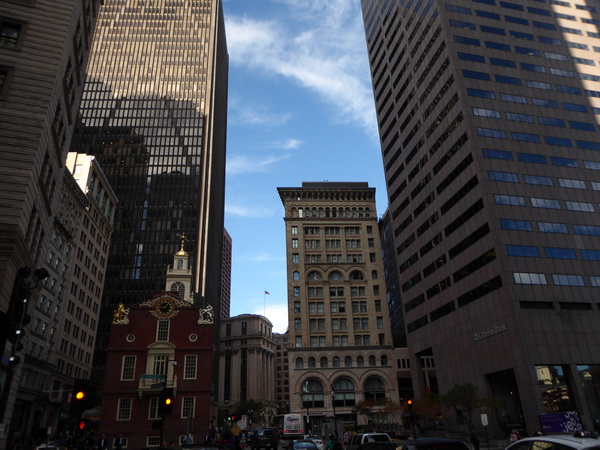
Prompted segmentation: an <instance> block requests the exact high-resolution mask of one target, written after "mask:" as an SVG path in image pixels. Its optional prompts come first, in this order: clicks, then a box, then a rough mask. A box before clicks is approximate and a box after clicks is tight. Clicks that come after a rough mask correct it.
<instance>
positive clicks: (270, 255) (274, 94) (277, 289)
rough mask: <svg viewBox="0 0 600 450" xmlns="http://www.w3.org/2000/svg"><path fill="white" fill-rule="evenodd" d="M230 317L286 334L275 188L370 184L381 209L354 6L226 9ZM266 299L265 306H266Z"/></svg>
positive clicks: (250, 0)
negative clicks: (253, 318)
mask: <svg viewBox="0 0 600 450" xmlns="http://www.w3.org/2000/svg"><path fill="white" fill-rule="evenodd" d="M223 5H224V11H225V23H226V31H227V43H228V47H229V58H230V65H229V116H228V143H227V185H226V186H227V187H226V204H225V226H226V228H227V231H228V232H229V234H230V235H231V237H232V239H233V261H232V286H231V315H232V316H236V315H239V314H245V313H250V314H263V315H265V316H266V317H267V318H268V319H269V320H270V321H271V322H272V323H273V331H275V332H278V333H283V332H285V331H286V328H287V280H286V266H285V224H284V221H283V214H284V213H283V206H282V204H281V201H280V199H279V195H278V194H277V188H278V187H294V186H300V185H301V184H302V182H303V181H325V180H326V181H366V182H368V183H369V185H370V186H372V187H375V188H376V189H377V210H378V214H379V215H381V214H382V213H383V212H384V211H385V208H386V207H387V200H386V193H385V181H384V176H383V167H382V162H381V153H380V147H379V140H378V137H377V136H378V134H377V133H378V132H377V122H376V117H375V109H374V102H373V94H372V90H371V79H370V75H369V66H368V58H367V52H366V44H365V37H364V31H363V26H362V16H361V11H360V2H359V0H225V1H224V3H223ZM265 291H268V292H269V293H270V295H266V296H265V295H264V292H265Z"/></svg>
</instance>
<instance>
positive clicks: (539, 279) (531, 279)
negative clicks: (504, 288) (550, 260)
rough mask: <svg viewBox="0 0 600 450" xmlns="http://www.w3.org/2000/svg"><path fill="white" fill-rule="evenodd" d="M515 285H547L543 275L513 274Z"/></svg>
mask: <svg viewBox="0 0 600 450" xmlns="http://www.w3.org/2000/svg"><path fill="white" fill-rule="evenodd" d="M513 276H514V279H515V283H517V284H542V285H543V284H548V283H547V282H546V275H544V274H543V273H513Z"/></svg>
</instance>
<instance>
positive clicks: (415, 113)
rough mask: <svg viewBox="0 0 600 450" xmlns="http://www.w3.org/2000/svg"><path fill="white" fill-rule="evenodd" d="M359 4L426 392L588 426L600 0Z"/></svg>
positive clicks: (412, 334) (592, 414) (595, 364)
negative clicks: (465, 392) (464, 389)
mask: <svg viewBox="0 0 600 450" xmlns="http://www.w3.org/2000/svg"><path fill="white" fill-rule="evenodd" d="M361 5H362V11H363V19H364V27H365V34H366V41H367V47H368V54H369V63H370V66H371V76H372V82H373V90H374V97H375V106H376V109H377V120H378V124H379V132H380V140H381V149H382V156H383V163H384V168H385V177H386V184H387V190H388V199H389V215H390V218H389V220H390V223H389V225H388V227H389V230H390V233H391V236H393V240H394V249H393V251H394V252H395V253H396V258H397V261H398V263H397V271H398V277H399V280H400V281H399V286H400V295H401V298H402V306H403V309H404V311H403V313H404V322H405V324H406V337H407V343H408V348H409V351H410V353H411V355H412V358H411V370H412V378H413V383H414V384H415V391H416V393H417V396H420V395H424V394H425V393H426V392H428V391H434V392H435V391H439V392H441V393H445V392H447V391H448V390H450V389H451V388H452V387H453V386H454V385H456V384H458V383H464V382H469V383H473V384H474V385H475V386H476V387H477V388H478V389H479V393H480V395H481V396H482V397H486V396H494V397H496V398H497V399H498V400H499V401H498V406H497V408H496V410H497V413H498V416H497V418H494V419H493V420H491V421H490V423H491V424H492V425H493V429H494V430H495V431H497V432H499V433H502V434H505V433H506V431H507V428H508V429H509V427H513V428H518V427H521V428H524V429H526V430H528V431H529V432H533V431H536V430H543V431H557V430H556V429H555V428H554V426H555V425H556V424H557V423H564V421H565V420H568V419H569V418H572V416H569V413H570V412H574V413H575V414H576V415H577V416H578V419H575V421H577V420H579V421H581V422H582V423H583V425H584V426H585V427H586V428H587V429H591V428H592V427H593V425H594V423H596V424H597V423H599V422H598V421H599V420H600V392H599V391H598V388H597V385H598V380H599V378H600V353H599V352H598V351H597V349H598V346H599V344H600V340H599V339H600V334H599V333H598V330H599V328H598V323H599V319H600V304H599V302H598V288H599V287H600V271H599V269H598V267H599V266H598V260H600V243H599V241H598V239H599V236H600V217H599V216H598V214H600V211H599V208H600V184H599V183H598V181H597V180H598V175H597V174H598V170H600V156H599V155H600V154H599V153H598V150H600V139H599V138H598V131H599V129H598V123H599V114H600V100H599V99H600V70H599V69H598V61H599V59H600V58H598V55H600V53H598V52H600V34H599V33H598V24H599V23H600V15H599V14H598V11H599V8H600V3H599V2H597V1H583V0H581V1H580V0H574V1H535V2H534V1H527V2H510V1H500V0H477V1H475V0H474V1H467V0H457V1H439V0H427V1H424V0H418V1H414V0H408V1H407V0H396V1H393V0H392V1H390V0H362V1H361ZM426 365H429V368H428V369H427V370H426ZM432 365H433V366H432ZM431 367H434V368H435V370H434V372H433V373H431V370H430V368H431ZM425 372H429V374H430V375H431V378H428V377H427V376H424V374H425ZM496 419H497V420H496ZM551 422H552V423H551ZM496 424H498V425H499V429H496Z"/></svg>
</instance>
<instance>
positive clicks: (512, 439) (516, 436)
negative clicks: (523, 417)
mask: <svg viewBox="0 0 600 450" xmlns="http://www.w3.org/2000/svg"><path fill="white" fill-rule="evenodd" d="M509 439H510V443H511V444H512V443H513V442H517V441H518V440H519V432H518V431H517V430H512V431H511V432H510V438H509Z"/></svg>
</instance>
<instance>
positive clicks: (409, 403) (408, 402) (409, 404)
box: [406, 400, 413, 415]
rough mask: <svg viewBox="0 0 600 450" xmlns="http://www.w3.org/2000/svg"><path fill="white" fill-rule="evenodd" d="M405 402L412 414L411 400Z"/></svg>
mask: <svg viewBox="0 0 600 450" xmlns="http://www.w3.org/2000/svg"><path fill="white" fill-rule="evenodd" d="M406 404H407V405H408V412H409V413H410V414H411V415H412V407H413V402H412V400H408V401H407V402H406Z"/></svg>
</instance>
